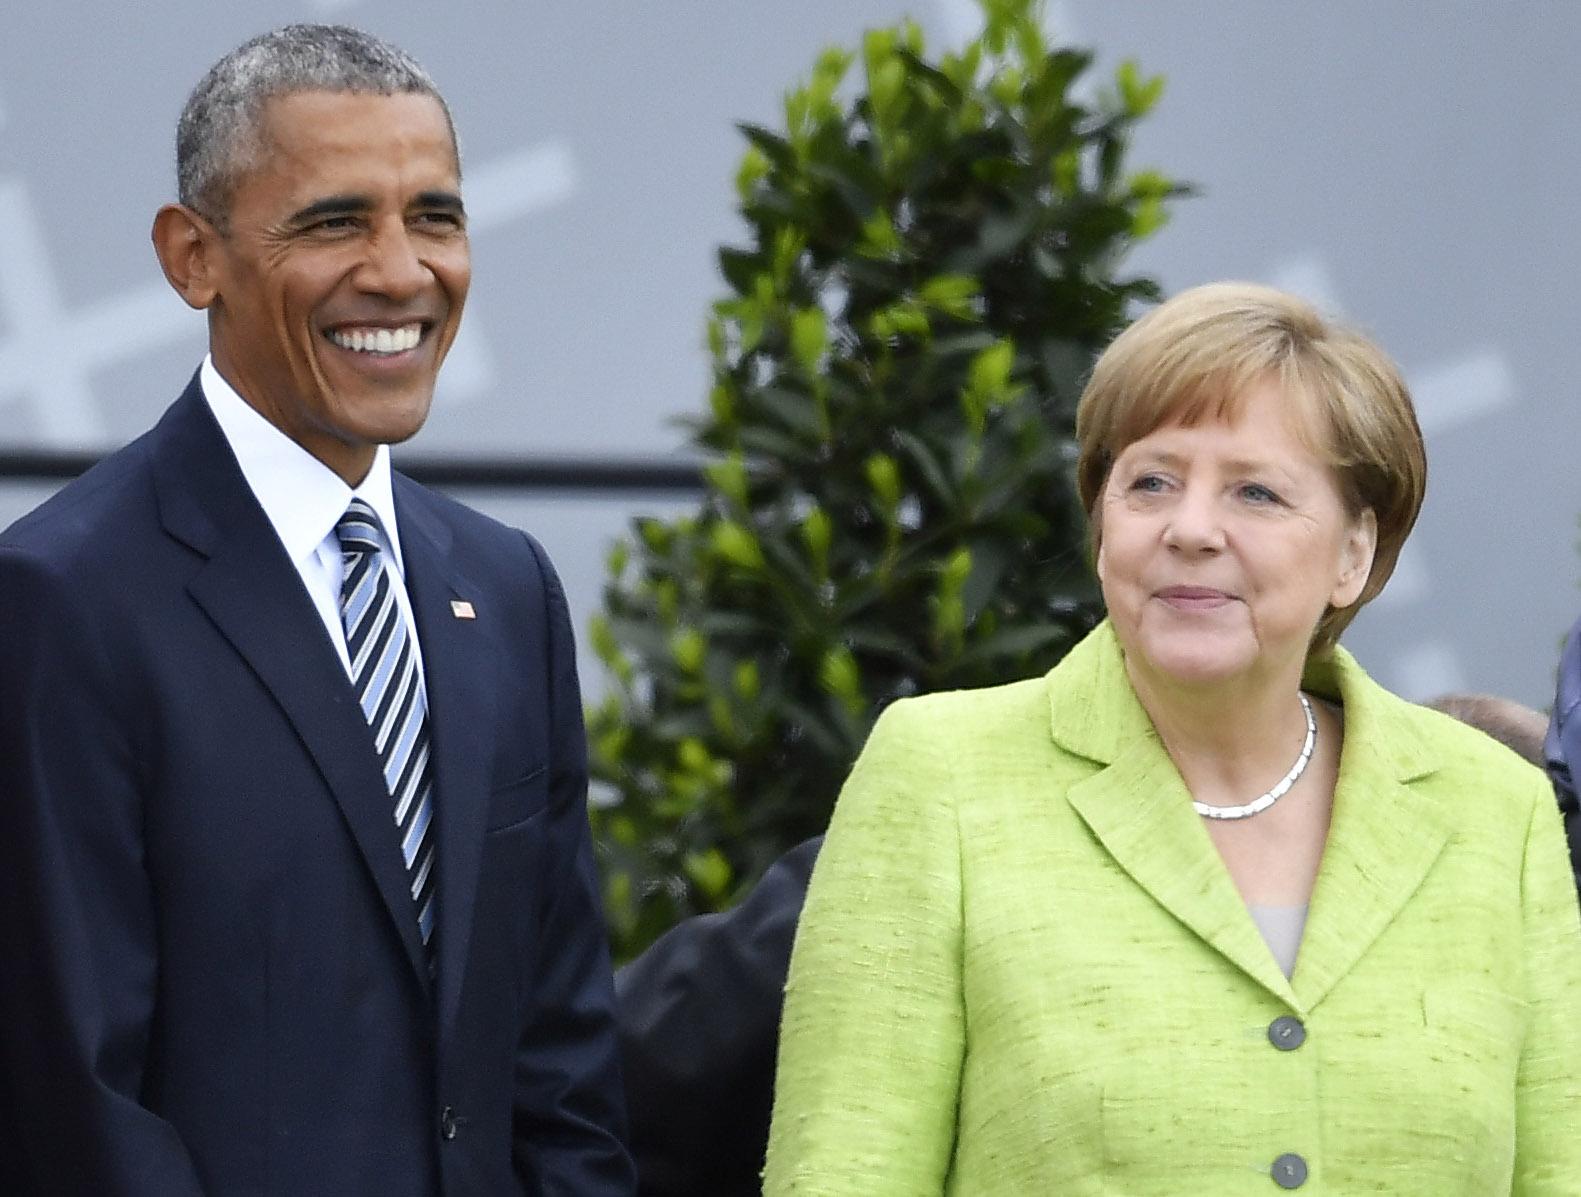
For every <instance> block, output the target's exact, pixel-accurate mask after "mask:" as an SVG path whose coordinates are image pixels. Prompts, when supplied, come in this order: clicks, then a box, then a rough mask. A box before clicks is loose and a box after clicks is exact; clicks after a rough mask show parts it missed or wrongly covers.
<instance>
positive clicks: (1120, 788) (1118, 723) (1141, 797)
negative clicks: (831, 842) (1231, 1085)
mask: <svg viewBox="0 0 1581 1197" xmlns="http://www.w3.org/2000/svg"><path fill="white" fill-rule="evenodd" d="M1056 673H1057V674H1060V675H1062V676H1061V677H1060V682H1061V684H1060V685H1059V686H1057V687H1051V693H1052V695H1053V698H1052V702H1051V718H1052V720H1053V733H1054V738H1055V740H1056V741H1058V742H1059V743H1060V745H1061V746H1062V747H1064V748H1065V749H1067V750H1068V751H1072V752H1076V753H1077V754H1079V755H1081V756H1084V757H1087V758H1088V759H1090V760H1093V761H1095V762H1098V763H1101V764H1104V765H1105V766H1106V767H1105V768H1103V769H1101V770H1100V771H1099V772H1097V773H1095V774H1093V775H1092V776H1091V777H1089V778H1087V779H1086V780H1084V781H1081V782H1078V783H1077V784H1076V785H1074V786H1072V787H1071V788H1070V790H1069V791H1068V792H1067V800H1068V801H1069V802H1070V804H1071V806H1072V807H1074V808H1075V810H1076V813H1077V814H1078V815H1080V816H1081V818H1082V821H1083V822H1085V823H1086V824H1087V826H1088V828H1089V829H1091V831H1092V833H1093V835H1094V836H1096V837H1097V839H1098V842H1099V843H1100V844H1102V845H1103V847H1104V850H1105V851H1106V852H1108V854H1109V855H1110V856H1111V857H1112V858H1113V859H1114V862H1115V863H1116V864H1117V865H1119V866H1120V868H1122V869H1123V870H1125V872H1126V873H1127V874H1128V875H1129V876H1130V877H1131V879H1132V880H1133V881H1135V882H1136V883H1137V885H1139V886H1141V888H1142V889H1143V890H1145V891H1146V892H1147V893H1148V894H1149V895H1150V896H1151V897H1152V898H1153V900H1154V901H1155V902H1157V903H1158V904H1159V905H1160V906H1161V907H1163V908H1164V910H1166V911H1168V912H1169V914H1170V915H1171V916H1173V917H1174V918H1175V919H1177V920H1178V921H1179V922H1181V923H1182V924H1184V925H1185V926H1186V927H1187V928H1189V929H1190V930H1191V931H1192V932H1193V933H1194V934H1196V936H1197V937H1198V938H1199V939H1201V940H1202V942H1203V943H1204V944H1206V945H1207V946H1208V947H1210V948H1212V949H1213V950H1214V951H1215V952H1217V953H1219V955H1221V956H1223V957H1224V958H1225V959H1226V960H1228V961H1229V962H1230V963H1231V964H1233V965H1235V966H1236V967H1237V968H1238V969H1240V970H1241V971H1242V972H1243V973H1245V974H1246V975H1247V976H1248V977H1250V978H1251V979H1252V980H1254V981H1256V982H1257V984H1259V985H1261V986H1262V987H1263V988H1264V989H1266V990H1268V991H1269V992H1270V993H1272V994H1274V995H1275V996H1276V997H1278V998H1280V999H1281V1000H1282V1001H1285V1002H1287V1003H1292V1004H1293V1002H1294V995H1293V994H1292V992H1291V989H1290V983H1289V982H1288V981H1287V980H1286V979H1285V976H1284V974H1283V973H1282V972H1280V970H1279V966H1278V965H1277V964H1276V963H1275V961H1274V958H1273V956H1272V954H1271V953H1270V952H1269V951H1268V946H1267V945H1266V944H1265V943H1264V942H1263V938H1262V936H1261V934H1260V933H1259V932H1258V930H1257V926H1256V924H1255V923H1253V922H1252V918H1251V915H1250V914H1249V913H1248V912H1247V910H1246V904H1245V903H1244V902H1243V901H1242V900H1241V896H1240V893H1239V892H1238V891H1237V890H1236V888H1235V883H1234V882H1233V881H1231V879H1230V875H1229V872H1228V870H1226V869H1225V867H1224V862H1223V861H1222V860H1220V858H1219V854H1218V850H1217V849H1216V848H1214V846H1213V841H1212V840H1210V839H1209V838H1208V833H1207V832H1206V831H1205V830H1204V829H1203V827H1202V821H1201V820H1200V819H1199V818H1198V817H1197V815H1196V813H1195V812H1194V811H1193V810H1192V808H1191V795H1190V794H1189V793H1188V792H1187V791H1186V786H1185V782H1183V781H1182V780H1181V777H1180V773H1179V772H1178V771H1177V770H1176V768H1175V766H1174V764H1173V762H1171V761H1170V759H1169V755H1168V754H1167V753H1166V752H1165V751H1164V748H1163V745H1162V744H1161V743H1160V742H1159V739H1158V736H1157V734H1156V733H1155V732H1154V730H1153V725H1152V723H1151V722H1150V721H1149V719H1148V717H1147V712H1146V711H1144V710H1143V709H1142V704H1141V703H1140V702H1138V701H1137V698H1136V695H1135V692H1134V691H1133V690H1132V689H1131V683H1130V680H1129V679H1128V678H1127V677H1126V675H1125V666H1124V662H1123V660H1122V659H1121V656H1120V650H1119V645H1118V643H1117V642H1116V641H1115V638H1114V632H1113V629H1112V628H1111V627H1110V626H1109V624H1108V623H1107V621H1106V622H1105V623H1103V624H1101V625H1100V626H1099V628H1098V629H1097V630H1096V631H1094V632H1093V633H1092V635H1090V636H1089V637H1088V638H1087V639H1086V640H1085V641H1083V642H1082V643H1081V644H1080V645H1078V646H1077V647H1076V648H1075V649H1073V650H1072V651H1071V653H1070V655H1069V656H1067V657H1066V659H1065V661H1064V662H1062V663H1061V664H1060V665H1059V666H1057V667H1056Z"/></svg>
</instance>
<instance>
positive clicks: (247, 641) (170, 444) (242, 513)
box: [154, 379, 428, 993]
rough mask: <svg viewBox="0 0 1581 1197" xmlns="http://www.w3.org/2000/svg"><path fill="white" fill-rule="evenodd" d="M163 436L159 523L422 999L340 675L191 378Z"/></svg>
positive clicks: (380, 801)
mask: <svg viewBox="0 0 1581 1197" xmlns="http://www.w3.org/2000/svg"><path fill="white" fill-rule="evenodd" d="M161 428H162V430H163V432H164V434H165V435H164V437H163V438H162V441H161V443H160V446H159V447H158V448H157V449H156V460H155V469H154V476H155V486H156V489H157V492H158V499H159V508H160V514H161V518H162V520H163V521H164V525H165V529H166V531H167V532H168V533H169V534H170V535H172V536H174V537H175V538H176V539H177V540H180V541H181V542H183V543H184V544H186V545H187V546H188V547H190V548H192V549H193V550H195V551H196V552H198V553H199V554H201V555H202V556H204V557H206V558H207V560H206V561H205V563H204V564H203V565H202V566H201V567H200V568H199V570H198V571H197V573H196V574H195V575H194V576H193V578H192V580H191V581H190V582H189V583H188V587H187V589H188V592H189V593H190V594H191V595H192V598H193V600H194V601H195V602H196V603H197V604H198V606H199V607H200V608H202V610H203V611H204V612H205V613H206V614H207V615H208V617H209V619H210V620H211V621H212V622H213V623H214V625H215V627H216V628H218V629H219V631H220V633H221V635H223V636H224V637H225V639H226V640H227V641H229V642H230V644H231V646H232V647H233V648H234V649H235V650H236V652H237V653H238V654H239V655H240V656H241V657H242V658H243V659H244V660H245V661H246V662H247V664H248V666H249V667H250V668H251V669H252V671H253V673H254V674H256V675H257V677H258V679H259V681H260V682H262V683H263V686H264V688H265V689H266V690H267V691H268V692H269V694H270V696H271V697H272V698H273V699H274V701H275V702H276V703H277V704H278V705H279V707H280V709H281V711H282V712H283V713H284V715H285V717H286V719H287V720H288V721H289V722H290V724H291V726H292V728H293V729H294V730H295V731H296V734H297V736H298V737H299V738H300V739H301V741H302V744H303V746H304V747H305V748H306V749H307V751H308V754H309V755H310V756H311V757H312V759H313V762H314V764H315V765H317V767H318V770H319V772H320V774H321V775H322V776H323V778H324V781H325V784H326V785H327V786H328V787H329V790H330V792H331V794H333V795H334V799H335V801H336V803H337V804H338V805H339V807H340V811H341V814H342V816H343V818H344V819H345V821H346V825H347V827H348V828H349V829H350V831H351V835H352V838H353V840H354V841H355V842H356V844H357V847H358V850H359V852H360V854H361V856H362V859H363V863H364V864H365V865H366V866H367V869H368V873H369V875H370V877H371V879H372V881H373V883H374V886H375V887H376V888H377V890H378V892H379V894H380V896H381V898H382V899H383V900H384V904H385V906H386V908H387V909H388V910H389V912H390V915H391V918H392V921H393V922H394V925H395V930H396V933H397V934H398V935H399V936H400V938H401V943H402V946H403V947H404V948H405V951H406V956H407V959H408V962H409V963H410V964H411V967H412V974H413V977H414V979H415V980H416V981H417V982H418V984H419V986H420V987H421V989H422V990H423V991H424V992H425V993H426V992H428V981H427V968H426V966H425V964H424V955H423V949H422V943H421V941H420V940H419V938H418V933H417V920H416V918H415V917H414V916H413V913H412V900H411V896H410V894H409V892H408V889H407V880H406V870H405V868H404V866H403V864H402V862H401V856H400V852H399V850H398V847H397V845H396V840H395V836H394V834H393V830H392V829H393V822H392V815H391V811H390V796H389V791H388V790H387V789H386V787H385V784H384V777H383V774H382V773H381V772H380V769H379V764H378V758H377V756H376V755H375V753H374V752H373V743H372V740H371V738H370V736H369V732H368V725H367V722H366V721H365V720H364V718H363V714H362V708H361V707H360V706H359V705H358V703H357V700H356V696H355V695H354V694H353V693H352V688H351V684H350V682H349V680H348V679H347V677H346V671H345V669H344V668H342V666H341V664H340V660H339V658H338V656H337V655H336V653H335V650H334V646H333V645H332V644H331V643H330V642H329V640H328V638H327V637H326V636H325V634H324V632H323V630H322V627H323V625H322V623H321V621H320V619H319V615H318V612H317V610H316V609H315V608H314V606H313V602H312V600H311V599H310V598H309V597H308V594H307V592H306V590H304V589H303V587H302V583H301V579H300V578H299V577H298V576H297V573H296V570H295V568H294V567H293V566H292V564H291V562H290V560H289V559H288V558H287V557H286V554H285V550H284V549H283V548H282V547H281V545H280V541H279V538H278V537H277V536H275V534H274V529H273V528H272V527H271V526H270V524H269V521H268V517H267V516H265V515H264V513H263V510H262V508H260V507H259V506H258V503H257V500H255V499H254V498H253V495H252V492H251V491H250V490H249V489H248V487H247V483H246V480H245V479H244V478H243V477H242V475H241V471H240V469H239V468H238V467H237V465H236V461H235V458H234V456H233V455H232V454H231V452H230V448H229V446H228V445H227V444H226V443H225V439H224V436H223V435H222V434H221V432H220V430H219V426H218V425H217V424H216V423H215V422H214V419H213V416H212V415H211V414H210V412H209V410H208V407H207V405H206V404H205V402H204V400H203V397H202V393H201V392H200V391H199V389H198V385H197V381H196V380H195V379H194V381H193V383H192V385H191V386H189V387H188V389H187V391H186V393H185V394H184V395H183V396H182V397H181V399H179V400H178V401H177V403H176V405H175V406H174V407H172V408H171V410H170V411H169V412H168V413H167V414H166V416H165V418H164V420H163V421H162V422H161Z"/></svg>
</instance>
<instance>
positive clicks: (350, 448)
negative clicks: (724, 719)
mask: <svg viewBox="0 0 1581 1197" xmlns="http://www.w3.org/2000/svg"><path fill="white" fill-rule="evenodd" d="M177 166H178V172H179V193H180V202H179V203H174V204H170V205H167V206H165V207H164V208H162V209H160V211H159V213H158V215H157V216H156V217H155V221H154V229H153V240H154V247H155V251H156V253H157V255H158V258H159V261H160V264H161V266H162V267H163V269H164V272H165V276H166V277H167V278H168V279H169V281H170V283H171V285H172V286H173V287H174V288H175V289H176V291H177V292H178V293H179V294H180V295H181V297H182V298H183V299H184V300H185V301H186V302H187V303H188V304H190V305H191V306H192V307H193V308H195V309H199V310H201V311H203V312H204V313H206V316H207V320H208V328H209V350H210V352H209V356H208V358H207V359H206V360H205V361H204V362H203V363H202V365H201V367H200V369H199V370H198V373H197V375H196V377H194V378H193V380H192V382H191V383H190V384H189V385H188V387H187V389H186V391H185V392H184V393H183V394H182V396H181V397H180V398H179V399H177V400H176V402H175V404H174V405H172V406H171V408H170V409H169V410H168V411H167V412H166V414H165V416H164V418H163V419H162V420H161V421H160V422H159V424H158V425H157V426H156V427H155V428H154V429H153V430H151V431H150V432H148V433H147V434H145V435H144V436H143V437H141V438H140V439H139V440H137V441H136V442H134V443H133V444H132V445H130V446H128V447H127V448H126V449H124V450H122V451H121V452H119V453H117V454H114V455H113V456H111V457H110V458H108V459H107V460H106V461H104V462H103V463H101V464H100V465H99V466H98V467H97V468H95V469H94V470H92V471H90V472H89V473H88V474H87V475H86V476H84V477H83V478H82V479H80V480H79V481H77V482H76V483H74V484H72V485H70V486H68V487H66V488H65V489H64V490H63V491H62V492H61V493H60V494H59V495H57V496H56V497H55V498H53V499H52V500H50V501H49V502H47V503H45V504H44V505H43V506H42V507H40V508H39V509H38V510H37V511H35V512H33V513H32V514H31V515H29V516H27V517H25V518H24V519H23V520H21V521H20V522H18V523H17V524H16V525H14V526H13V527H12V528H11V529H9V530H8V531H7V532H6V533H5V534H4V535H3V536H0V611H3V612H4V618H3V620H0V911H3V912H4V914H3V917H0V1024H3V1026H4V1028H5V1030H4V1032H3V1033H0V1191H3V1192H5V1193H8V1194H10V1193H39V1194H46V1193H47V1194H51V1195H56V1194H73V1195H75V1194H83V1195H86V1194H93V1195H95V1197H122V1195H126V1197H131V1195H138V1197H144V1195H146V1197H197V1195H198V1194H207V1195H209V1197H223V1195H226V1194H281V1195H287V1194H289V1195H291V1197H300V1195H304V1194H321V1193H322V1194H335V1195H337V1197H341V1195H349V1194H368V1195H369V1197H374V1195H377V1197H407V1195H410V1197H435V1195H439V1194H445V1195H449V1194H468V1195H472V1194H477V1195H493V1194H551V1193H553V1194H576V1195H577V1197H589V1195H602V1194H609V1195H615V1194H629V1193H631V1192H633V1190H634V1187H635V1182H634V1180H633V1177H632V1169H631V1164H630V1161H629V1158H628V1156H627V1153H626V1150H625V1148H624V1146H623V1144H622V1136H623V1134H624V1128H623V1121H624V1119H623V1113H622V1109H621V1097H620V1082H619V1076H618V1071H617V1067H616V1062H615V1047H614V1042H615V1041H614V1031H613V1024H612V1016H611V1005H612V996H611V988H610V976H609V965H608V960H607V955H606V951H605V946H604V944H605V940H604V932H603V927H602V924H601V921H600V917H599V913H598V899H597V895H598V886H597V882H596V878H595V875H594V868H593V862H592V856H591V851H590V846H589V840H588V828H587V819H586V809H585V800H586V796H585V791H586V764H585V750H584V745H583V738H582V725H581V716H580V698H579V696H578V691H577V685H576V676H575V671H574V665H573V653H572V643H571V632H570V628H569V622H568V619H567V614H566V606H565V600H564V597H563V595H562V593H561V591H560V587H559V583H558V581H557V580H556V578H555V575H554V573H553V570H552V568H551V567H550V565H549V562H548V561H547V559H546V558H545V556H544V554H543V550H542V549H541V548H540V547H539V546H538V545H537V543H536V542H534V541H533V540H532V539H531V538H530V537H528V536H526V535H524V534H523V533H521V532H518V531H515V530H513V529H510V528H506V527H504V526H502V525H500V524H497V523H495V522H493V521H491V520H488V519H486V518H484V517H483V516H480V515H477V514H476V513H474V512H471V511H469V510H467V509H465V508H463V507H460V506H458V505H457V504H455V503H452V502H449V501H448V500H445V499H443V498H440V497H439V496H437V495H433V494H430V493H429V492H427V491H425V490H423V489H422V488H420V487H418V486H417V485H415V484H414V483H412V482H410V481H409V480H407V479H405V478H403V477H401V476H400V475H398V474H394V473H392V471H391V469H390V464H389V453H388V449H387V446H388V445H389V444H391V443H394V442H399V441H403V440H405V439H407V438H408V437H410V436H412V435H413V434H414V433H416V432H417V431H418V429H419V428H421V427H422V424H423V421H424V419H425V418H426V417H427V415H428V409H429V405H430V403H431V401H432V398H433V392H434V383H435V379H436V376H437V373H438V371H439V368H440V364H441V363H442V362H443V360H444V357H445V353H446V351H447V350H448V349H449V347H450V345H451V342H452V341H453V340H454V338H455V334H456V329H457V327H458V326H459V324H460V320H461V311H462V306H463V304H464V302H465V300H466V294H467V286H468V282H469V279H470V259H469V250H468V244H467V232H466V214H465V208H464V206H463V203H462V192H461V178H460V174H461V172H460V164H459V159H458V155H457V150H456V144H455V136H454V132H453V129H452V126H451V119H450V114H449V111H448V109H447V108H446V106H445V104H444V101H443V100H442V99H441V97H440V96H439V93H438V91H437V90H436V89H435V87H434V84H433V82H432V81H431V80H430V79H429V77H428V76H427V74H426V73H424V72H423V70H422V69H421V68H420V67H419V66H418V65H417V64H416V63H415V62H413V61H412V60H411V59H410V58H409V57H408V56H407V55H405V54H404V53H402V52H401V51H399V50H397V49H395V48H394V47H392V46H389V45H387V44H385V43H383V42H380V41H378V40H376V39H374V38H371V37H368V36H367V35H365V34H362V33H359V32H357V31H355V30H351V29H346V28H343V27H338V26H323V25H299V26H291V27H289V28H286V29H282V30H279V31H276V32H274V33H271V34H268V35H265V36H263V37H260V38H257V39H254V40H253V41H251V42H248V43H247V44H245V45H243V46H241V47H240V48H238V49H237V50H235V51H233V52H232V53H231V54H229V55H227V56H226V57H225V58H223V59H222V60H221V61H220V62H219V63H217V64H216V65H215V66H214V67H213V68H212V69H211V70H210V71H209V73H208V74H207V75H206V76H205V78H204V79H203V81H202V82H201V83H199V85H198V87H197V89H196V90H195V91H194V92H193V94H192V96H191V98H190V99H189V100H188V102H187V106H186V109H185V110H184V112H183V114H182V117H181V123H180V127H179V130H178V133H177Z"/></svg>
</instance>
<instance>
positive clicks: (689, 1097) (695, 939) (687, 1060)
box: [615, 836, 823, 1197]
mask: <svg viewBox="0 0 1581 1197" xmlns="http://www.w3.org/2000/svg"><path fill="white" fill-rule="evenodd" d="M822 843H823V837H822V836H818V837H816V838H814V839H810V840H807V841H805V842H803V843H801V844H799V845H797V847H795V848H794V849H792V850H791V851H790V852H787V853H786V854H785V855H784V856H782V857H780V859H779V860H777V861H775V862H774V864H773V865H772V866H770V868H769V869H768V871H767V872H765V873H764V874H763V878H762V880H760V881H759V882H758V883H757V885H755V886H754V887H753V889H752V892H751V893H750V894H749V895H748V896H747V897H746V899H745V900H744V901H742V902H741V904H740V905H738V906H736V907H735V908H734V909H732V910H727V911H724V912H722V913H719V914H701V915H695V916H693V917H692V918H689V919H686V920H684V921H683V922H682V923H680V924H679V925H678V926H675V927H672V928H670V930H668V931H666V932H665V933H664V934H663V935H662V936H660V937H659V938H658V940H656V941H655V942H654V943H653V945H652V946H651V947H649V948H648V949H647V950H646V951H645V952H643V953H642V955H640V956H638V957H637V958H636V959H635V960H633V961H632V962H631V963H630V964H629V965H627V966H626V967H625V968H624V969H622V970H621V971H620V973H619V974H618V975H617V976H616V978H615V995H616V997H617V999H618V1000H619V1002H620V1053H621V1066H622V1068H623V1069H624V1071H625V1074H626V1111H627V1114H628V1115H629V1117H630V1119H631V1148H632V1153H633V1154H634V1155H635V1156H636V1159H637V1175H638V1177H639V1178H640V1180H641V1182H642V1192H643V1195H644V1197H692V1195H693V1194H696V1193H747V1192H753V1191H755V1190H756V1188H757V1180H758V1174H759V1173H760V1172H761V1171H762V1169H763V1149H764V1145H765V1144H766V1143H767V1141H768V1131H769V1108H770V1105H771V1103H772V1101H773V1090H774V1055H775V1049H776V1045H777V1044H778V1042H779V1024H780V1011H781V1007H782V1004H783V1000H784V999H783V995H784V992H785V973H786V970H787V968H788V967H789V965H790V953H791V942H792V940H793V939H794V937H795V934H796V920H797V918H798V917H799V916H800V915H801V908H802V902H803V901H805V899H806V896H807V879H808V876H809V875H810V874H811V872H812V866H813V861H815V860H816V859H817V856H818V849H819V847H820V846H821V845H822Z"/></svg>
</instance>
